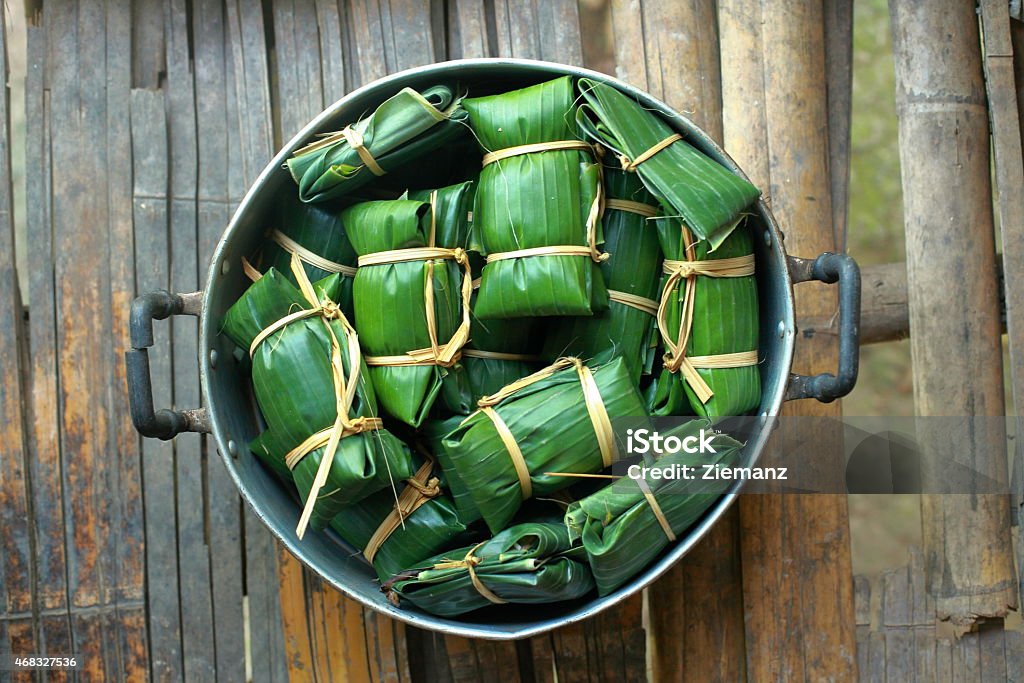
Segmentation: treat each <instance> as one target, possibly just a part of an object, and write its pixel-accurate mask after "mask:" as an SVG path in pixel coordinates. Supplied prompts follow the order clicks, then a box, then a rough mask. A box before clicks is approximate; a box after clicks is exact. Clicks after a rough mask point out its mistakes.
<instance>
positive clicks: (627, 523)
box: [565, 419, 743, 595]
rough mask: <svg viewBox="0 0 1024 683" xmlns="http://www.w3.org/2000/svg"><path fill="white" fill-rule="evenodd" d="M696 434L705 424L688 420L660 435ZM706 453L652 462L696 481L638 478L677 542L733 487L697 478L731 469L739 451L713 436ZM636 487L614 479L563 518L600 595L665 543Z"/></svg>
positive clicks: (651, 557)
mask: <svg viewBox="0 0 1024 683" xmlns="http://www.w3.org/2000/svg"><path fill="white" fill-rule="evenodd" d="M701 428H704V429H710V428H711V423H710V422H709V421H707V420H702V419H697V420H692V421H690V422H688V423H686V424H684V425H682V426H681V427H680V428H677V429H673V430H670V431H666V432H664V434H663V435H664V436H669V435H675V436H678V437H680V438H683V437H685V436H689V435H694V436H696V435H698V434H699V432H700V429H701ZM712 447H713V448H714V449H715V450H716V451H717V452H716V453H696V454H690V453H686V452H683V451H679V452H678V453H670V454H666V455H662V456H661V457H660V458H657V460H656V464H657V465H658V467H661V468H665V467H671V466H675V465H678V466H689V467H692V468H694V469H693V470H691V472H692V473H694V474H693V476H696V477H698V478H697V479H691V480H687V479H683V478H676V479H660V478H655V477H653V476H651V475H649V474H648V475H647V476H645V477H643V478H642V481H645V482H646V484H647V486H648V488H649V490H650V491H651V493H652V494H653V495H654V499H655V501H656V502H657V504H658V506H659V507H660V508H661V511H662V514H663V515H664V517H665V520H666V521H667V522H668V525H669V527H670V528H671V529H672V532H673V533H674V534H675V535H676V537H677V538H678V537H681V536H682V535H683V533H684V532H685V531H686V530H687V529H688V528H689V527H690V526H692V525H693V524H694V522H696V521H697V520H698V519H699V518H700V517H701V515H703V514H704V512H705V511H706V510H707V509H708V508H709V507H711V505H712V504H714V502H715V501H716V500H718V497H719V496H720V495H721V494H722V493H723V492H724V491H725V490H726V489H727V488H728V487H729V486H730V485H731V484H732V483H733V482H732V481H729V480H725V479H712V480H704V479H701V478H700V477H703V473H704V469H703V466H704V465H715V464H717V465H720V466H727V467H731V466H733V465H735V464H736V463H737V462H738V460H739V455H740V451H741V450H742V448H743V445H742V444H741V443H739V442H738V441H736V440H735V439H733V438H731V437H729V436H728V435H725V434H719V435H717V436H715V437H714V438H713V439H712ZM648 464H651V463H650V462H648ZM637 481H638V480H637V479H633V478H631V477H629V476H627V477H623V478H622V479H618V480H616V481H615V482H614V483H612V484H609V485H608V486H606V487H604V488H603V489H600V490H599V491H597V492H596V493H593V494H591V495H590V496H587V497H586V498H584V499H583V500H581V501H579V502H576V503H572V504H571V505H570V506H569V509H568V511H567V512H566V514H565V524H566V526H567V528H568V530H569V537H570V539H572V541H573V542H574V543H575V542H576V541H577V540H582V543H583V547H584V548H585V549H586V552H587V557H588V559H589V562H590V568H591V570H592V571H593V573H594V579H595V581H596V582H597V592H598V593H599V594H600V595H607V594H608V593H611V592H612V591H614V590H615V589H616V588H618V587H619V586H621V585H623V584H624V583H626V582H627V581H629V580H630V579H631V578H633V576H635V575H636V574H637V573H638V572H639V571H641V570H642V569H643V568H644V567H646V566H647V565H648V564H649V563H650V562H651V561H652V560H654V559H655V558H656V557H657V556H658V554H659V553H660V552H661V551H662V550H663V549H664V548H665V547H666V546H668V544H669V543H670V542H671V541H670V540H669V538H668V536H667V535H666V533H665V531H664V530H663V528H662V527H661V524H660V523H659V522H658V519H657V517H656V516H655V513H654V510H653V509H652V507H651V505H650V504H649V503H648V501H647V498H646V497H645V496H644V494H643V491H642V490H641V488H640V485H639V484H637Z"/></svg>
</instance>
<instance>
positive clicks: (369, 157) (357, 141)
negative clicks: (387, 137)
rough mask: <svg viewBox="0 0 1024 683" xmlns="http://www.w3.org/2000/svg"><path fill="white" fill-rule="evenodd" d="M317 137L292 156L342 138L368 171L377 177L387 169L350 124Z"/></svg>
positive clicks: (318, 148) (316, 149)
mask: <svg viewBox="0 0 1024 683" xmlns="http://www.w3.org/2000/svg"><path fill="white" fill-rule="evenodd" d="M318 137H319V138H320V139H319V140H316V141H314V142H311V143H309V144H308V145H306V146H305V147H303V148H302V149H299V150H296V152H295V153H294V154H293V155H292V156H296V157H297V156H302V155H304V154H312V153H313V152H316V151H318V150H321V149H323V148H324V147H330V146H331V145H333V144H335V143H336V142H341V141H342V140H344V141H345V142H347V143H348V146H349V147H351V148H352V149H354V150H355V151H356V154H358V155H359V160H360V161H362V162H363V165H364V166H366V168H368V169H370V173H372V174H373V175H375V176H377V177H378V178H379V177H380V176H382V175H384V174H385V173H387V171H385V170H384V169H383V168H381V167H380V164H378V163H377V160H376V159H375V158H374V157H373V154H371V153H370V150H368V149H367V148H366V145H365V142H364V140H363V134H362V132H361V131H359V130H358V129H356V128H354V127H352V126H345V127H344V128H342V129H341V130H339V131H337V132H335V133H320V134H319V135H318Z"/></svg>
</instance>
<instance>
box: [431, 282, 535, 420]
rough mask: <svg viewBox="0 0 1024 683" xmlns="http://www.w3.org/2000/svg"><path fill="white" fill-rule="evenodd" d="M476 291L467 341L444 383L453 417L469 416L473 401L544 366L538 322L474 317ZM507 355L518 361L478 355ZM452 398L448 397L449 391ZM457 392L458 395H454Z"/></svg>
mask: <svg viewBox="0 0 1024 683" xmlns="http://www.w3.org/2000/svg"><path fill="white" fill-rule="evenodd" d="M476 299H477V292H473V299H472V307H473V310H474V312H473V313H472V317H471V320H470V328H469V329H470V333H469V334H470V339H469V342H468V343H467V344H466V346H465V347H464V348H463V350H462V359H461V360H460V361H459V363H458V365H456V367H455V369H454V372H453V373H452V377H453V381H451V382H446V383H445V385H444V388H443V390H442V391H443V392H445V404H446V405H447V406H448V408H449V409H450V410H451V411H452V412H453V413H455V414H456V415H463V416H464V415H469V414H470V413H472V412H473V411H474V410H476V402H477V401H479V400H480V399H481V398H483V397H484V396H488V395H490V394H493V393H495V392H496V391H498V390H499V389H501V388H502V387H503V386H506V385H508V384H511V383H512V382H514V381H516V380H517V379H519V378H520V377H526V376H527V375H529V374H532V373H534V372H536V371H537V370H539V369H540V368H541V367H543V366H544V365H545V363H543V362H542V361H541V360H540V355H539V353H538V346H539V341H540V339H541V336H540V329H539V327H540V325H539V322H540V321H539V320H538V319H535V318H510V319H507V320H503V319H498V318H492V319H487V320H484V319H481V318H479V317H477V316H476V313H475V309H476ZM488 353H498V354H510V355H511V356H518V358H513V357H510V358H501V357H486V355H478V354H488ZM449 391H450V392H451V394H452V395H448V392H449ZM455 392H457V394H456V393H455Z"/></svg>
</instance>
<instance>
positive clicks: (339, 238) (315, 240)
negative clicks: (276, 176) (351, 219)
mask: <svg viewBox="0 0 1024 683" xmlns="http://www.w3.org/2000/svg"><path fill="white" fill-rule="evenodd" d="M274 217H275V218H274V220H275V223H274V225H271V226H268V230H267V244H265V245H264V247H263V251H262V255H261V258H260V267H261V270H264V271H265V270H267V269H268V268H276V269H277V270H278V272H279V273H282V274H284V275H285V276H290V275H291V270H290V263H291V257H292V254H297V255H298V257H299V260H301V261H302V267H303V269H304V270H305V271H306V277H308V278H309V280H310V282H316V281H318V280H322V279H324V278H325V277H327V276H329V275H332V274H334V273H340V274H341V275H342V278H341V280H340V281H339V283H338V299H337V302H338V305H339V306H341V310H342V311H343V312H344V313H345V317H346V318H349V319H350V320H351V319H352V280H353V279H354V278H355V276H356V252H355V250H354V249H353V248H352V244H351V243H350V242H349V240H348V234H347V233H346V231H345V228H344V226H343V225H342V224H341V218H340V216H339V215H338V212H336V211H326V210H324V209H322V208H320V207H318V206H316V205H313V204H303V203H302V202H300V201H299V199H298V197H296V196H294V195H289V197H288V199H287V200H284V201H280V202H279V203H278V204H276V205H275V207H274ZM289 279H291V280H292V282H293V283H295V282H294V278H291V277H289ZM296 284H297V283H296Z"/></svg>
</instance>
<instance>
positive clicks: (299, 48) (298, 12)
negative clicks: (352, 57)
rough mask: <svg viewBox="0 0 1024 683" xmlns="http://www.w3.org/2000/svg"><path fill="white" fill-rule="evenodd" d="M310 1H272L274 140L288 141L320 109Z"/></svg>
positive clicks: (317, 37)
mask: <svg viewBox="0 0 1024 683" xmlns="http://www.w3.org/2000/svg"><path fill="white" fill-rule="evenodd" d="M317 9H318V8H317V6H316V3H315V2H314V0H275V2H274V3H273V17H274V71H275V73H274V78H273V85H274V92H275V97H274V102H275V104H276V105H277V106H275V107H274V115H275V118H276V119H277V125H276V128H277V130H279V131H280V135H278V136H277V140H278V141H279V142H280V141H282V140H290V139H291V138H292V137H293V136H294V135H295V134H296V133H298V132H299V130H300V129H301V128H302V126H303V125H305V124H306V123H307V122H308V121H309V120H310V119H311V118H313V116H315V115H316V114H318V113H319V112H320V111H321V110H322V109H323V105H324V92H323V82H324V76H323V73H322V72H321V63H320V49H319V48H320V31H319V26H318V23H317Z"/></svg>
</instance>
